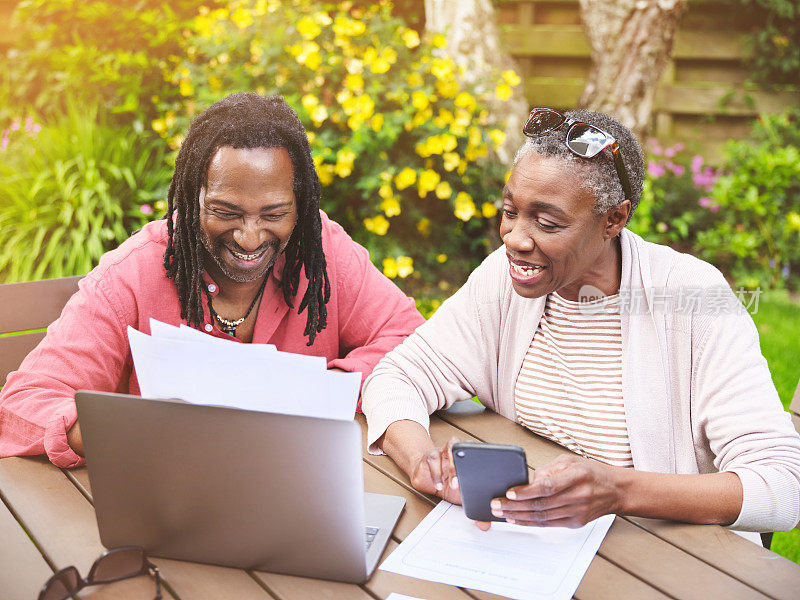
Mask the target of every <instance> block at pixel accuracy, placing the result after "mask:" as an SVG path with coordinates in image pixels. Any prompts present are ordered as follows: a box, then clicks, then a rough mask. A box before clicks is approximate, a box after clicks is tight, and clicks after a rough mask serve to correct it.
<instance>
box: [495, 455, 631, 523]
mask: <svg viewBox="0 0 800 600" xmlns="http://www.w3.org/2000/svg"><path fill="white" fill-rule="evenodd" d="M617 469H618V467H611V466H609V465H605V464H603V463H601V462H598V461H595V460H590V459H588V458H582V457H579V456H575V455H572V454H563V455H561V456H559V457H558V458H556V459H555V460H553V461H552V462H550V463H548V464H547V465H545V466H543V467H540V468H538V469H536V471H535V472H534V477H533V481H531V482H530V483H529V484H527V485H520V486H516V487H512V488H510V489H509V490H508V492H507V493H506V497H505V498H495V499H494V500H492V503H491V506H492V514H493V515H494V516H495V517H502V518H505V520H506V521H507V522H509V523H516V524H518V525H533V526H536V527H582V526H583V525H585V524H586V523H588V522H590V521H593V520H594V519H596V518H597V517H600V516H602V515H608V514H613V513H616V512H617V511H618V508H619V505H620V498H621V490H620V486H619V485H618V478H617V477H616V475H617Z"/></svg>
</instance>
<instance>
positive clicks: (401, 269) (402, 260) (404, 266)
mask: <svg viewBox="0 0 800 600" xmlns="http://www.w3.org/2000/svg"><path fill="white" fill-rule="evenodd" d="M413 272H414V260H413V259H412V258H411V257H410V256H398V257H397V274H398V275H399V276H400V277H402V278H403V279H405V278H406V277H408V276H409V275H411V274H412V273H413Z"/></svg>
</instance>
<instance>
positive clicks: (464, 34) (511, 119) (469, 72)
mask: <svg viewBox="0 0 800 600" xmlns="http://www.w3.org/2000/svg"><path fill="white" fill-rule="evenodd" d="M425 21H426V24H425V27H426V29H428V31H431V32H433V33H445V34H446V35H447V47H446V48H445V50H446V51H447V54H448V56H450V57H451V58H452V59H453V60H454V61H455V62H456V64H459V65H463V66H464V67H466V69H465V74H464V76H463V79H464V80H465V81H467V82H469V83H474V82H476V81H480V80H484V81H485V80H490V81H493V80H496V79H497V77H498V74H499V73H500V72H502V71H505V70H508V69H511V70H513V71H515V72H516V73H517V74H518V75H520V76H521V75H522V72H521V71H520V69H519V67H517V65H516V64H515V63H514V60H513V59H512V58H511V56H510V55H509V54H508V52H506V51H505V49H504V48H503V46H502V45H501V43H500V31H499V29H498V27H497V21H496V19H495V12H494V6H493V5H492V2H491V0H425ZM487 109H488V110H489V115H490V119H491V120H492V122H493V124H495V125H497V126H498V127H500V128H502V129H503V130H504V131H505V134H506V139H505V142H504V143H503V144H502V145H501V146H500V147H499V148H498V149H497V156H498V158H499V159H500V160H501V161H502V162H503V163H504V164H506V165H508V166H509V167H510V166H511V159H512V158H513V157H514V152H516V150H517V148H518V147H519V145H520V144H521V143H522V141H523V135H522V126H523V125H524V124H525V120H526V119H527V118H528V112H529V108H528V101H527V100H526V99H525V95H524V91H523V85H522V84H521V85H518V86H516V87H514V88H512V95H511V98H509V99H508V100H506V101H500V100H498V99H497V98H494V100H493V101H490V102H489V106H487Z"/></svg>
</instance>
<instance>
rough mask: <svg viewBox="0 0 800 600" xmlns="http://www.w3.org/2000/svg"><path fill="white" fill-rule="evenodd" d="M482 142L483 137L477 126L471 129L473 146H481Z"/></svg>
mask: <svg viewBox="0 0 800 600" xmlns="http://www.w3.org/2000/svg"><path fill="white" fill-rule="evenodd" d="M481 141H483V136H481V130H480V129H478V128H477V127H475V126H472V127H470V128H469V143H470V144H472V145H473V146H478V145H480V143H481Z"/></svg>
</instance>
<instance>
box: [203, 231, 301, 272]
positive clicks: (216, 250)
mask: <svg viewBox="0 0 800 600" xmlns="http://www.w3.org/2000/svg"><path fill="white" fill-rule="evenodd" d="M200 241H201V243H202V244H203V248H205V250H206V252H207V253H208V256H210V257H211V260H213V261H214V264H215V265H217V267H219V269H220V271H222V273H223V274H224V275H225V276H226V277H227V278H228V279H230V280H231V281H235V282H237V283H247V282H249V281H255V280H257V279H261V278H262V277H263V276H264V275H266V274H267V273H268V272H269V271H270V270H271V269H272V267H273V266H274V265H275V261H277V260H278V257H279V256H280V255H281V254H282V253H283V251H284V250H285V249H286V246H287V245H288V244H289V241H288V240H287V241H286V242H285V243H283V244H281V242H280V240H275V241H273V242H268V243H266V244H262V245H261V246H259V248H258V251H257V252H261V251H264V252H272V256H270V258H269V260H268V261H267V262H265V263H264V264H263V265H261V266H260V268H259V269H257V270H254V271H252V272H249V271H248V272H242V271H232V270H231V269H230V268H229V266H228V265H227V264H226V263H225V260H224V259H223V258H222V256H223V254H222V253H223V252H228V251H229V250H226V248H228V249H229V246H227V245H226V244H224V243H222V242H217V243H216V244H212V243H211V240H209V239H208V236H207V235H206V233H205V231H202V230H201V231H200ZM237 251H239V250H237ZM241 253H242V254H255V252H241Z"/></svg>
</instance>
